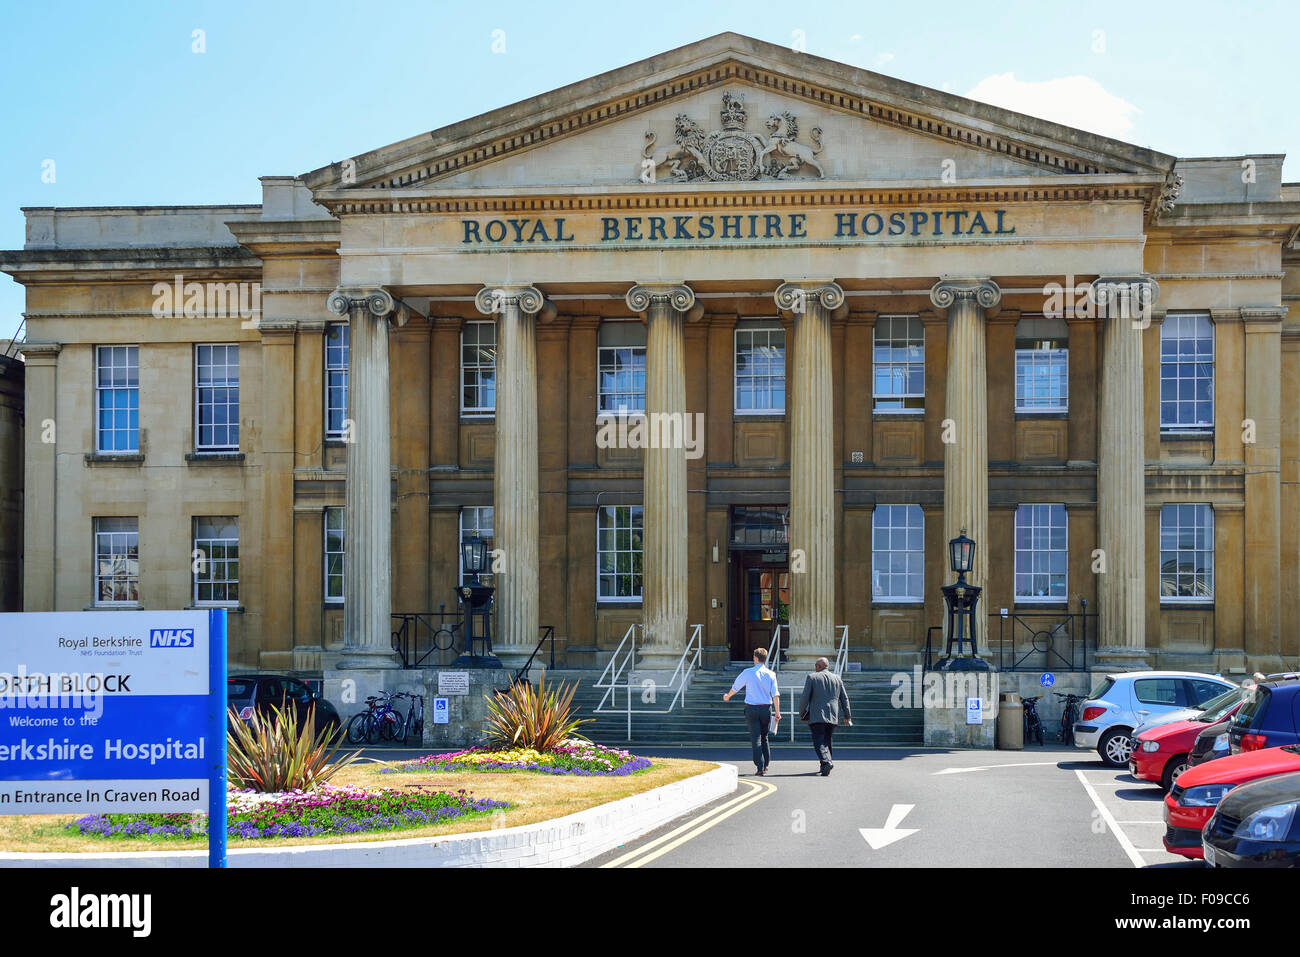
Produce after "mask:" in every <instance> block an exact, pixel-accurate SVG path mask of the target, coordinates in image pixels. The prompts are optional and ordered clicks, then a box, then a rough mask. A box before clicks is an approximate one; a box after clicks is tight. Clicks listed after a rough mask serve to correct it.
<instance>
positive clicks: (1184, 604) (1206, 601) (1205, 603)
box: [1160, 598, 1214, 611]
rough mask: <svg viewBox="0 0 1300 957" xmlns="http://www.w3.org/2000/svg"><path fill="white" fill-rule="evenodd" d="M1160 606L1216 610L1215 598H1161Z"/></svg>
mask: <svg viewBox="0 0 1300 957" xmlns="http://www.w3.org/2000/svg"><path fill="white" fill-rule="evenodd" d="M1160 607H1161V608H1162V609H1164V608H1208V609H1210V610H1211V611H1213V610H1214V599H1213V598H1184V599H1182V600H1181V601H1180V600H1179V599H1177V598H1161V599H1160Z"/></svg>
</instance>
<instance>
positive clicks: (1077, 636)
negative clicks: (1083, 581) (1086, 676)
mask: <svg viewBox="0 0 1300 957" xmlns="http://www.w3.org/2000/svg"><path fill="white" fill-rule="evenodd" d="M1080 606H1081V607H1082V609H1083V610H1082V611H1075V612H1072V611H1021V612H1009V613H1007V614H1006V615H1002V614H991V615H989V635H988V644H989V647H988V655H989V660H990V662H991V663H993V664H995V665H996V667H997V669H998V671H1087V670H1088V642H1089V640H1090V638H1089V636H1090V635H1095V634H1096V631H1097V613H1096V612H1089V611H1088V603H1087V601H1080ZM936 636H937V638H936ZM1092 640H1094V641H1095V638H1094V639H1092ZM942 644H943V628H942V627H941V626H940V625H932V626H931V627H930V628H929V630H928V631H926V633H925V669H926V670H927V671H929V670H930V668H931V667H932V666H933V664H934V656H935V654H936V649H938V648H940V647H942Z"/></svg>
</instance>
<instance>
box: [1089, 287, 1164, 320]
mask: <svg viewBox="0 0 1300 957" xmlns="http://www.w3.org/2000/svg"><path fill="white" fill-rule="evenodd" d="M1159 298H1160V286H1159V284H1158V283H1157V282H1156V281H1155V280H1154V279H1152V278H1151V277H1150V276H1098V277H1097V278H1096V279H1094V280H1093V281H1092V285H1090V286H1089V287H1088V300H1089V301H1090V302H1091V303H1092V304H1093V305H1094V306H1096V307H1097V308H1096V313H1097V316H1098V317H1099V318H1115V319H1134V318H1139V319H1141V318H1146V319H1150V317H1151V307H1152V306H1154V305H1155V304H1156V300H1157V299H1159Z"/></svg>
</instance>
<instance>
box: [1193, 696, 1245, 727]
mask: <svg viewBox="0 0 1300 957" xmlns="http://www.w3.org/2000/svg"><path fill="white" fill-rule="evenodd" d="M1241 694H1242V692H1241V689H1240V688H1233V689H1232V690H1231V691H1225V692H1224V693H1223V694H1221V695H1219V696H1218V697H1217V698H1211V699H1210V700H1209V701H1207V702H1205V705H1204V708H1205V710H1204V711H1203V712H1202V713H1201V714H1198V715H1197V716H1196V720H1197V721H1204V722H1205V723H1206V724H1214V722H1216V721H1222V720H1223V718H1224V716H1225V715H1227V713H1228V712H1229V711H1231V710H1232V709H1233V708H1235V707H1236V706H1237V702H1238V701H1240V700H1241Z"/></svg>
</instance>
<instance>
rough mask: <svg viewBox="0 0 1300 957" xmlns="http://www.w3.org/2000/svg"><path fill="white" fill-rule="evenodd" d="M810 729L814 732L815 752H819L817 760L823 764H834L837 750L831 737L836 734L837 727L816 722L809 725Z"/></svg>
mask: <svg viewBox="0 0 1300 957" xmlns="http://www.w3.org/2000/svg"><path fill="white" fill-rule="evenodd" d="M808 729H809V730H810V731H812V739H813V750H814V751H816V752H817V760H818V761H820V762H821V763H822V764H834V763H835V748H834V746H833V745H832V744H831V735H833V734H834V733H835V725H833V724H826V723H825V722H823V721H814V722H813V723H812V724H810V725H808Z"/></svg>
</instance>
